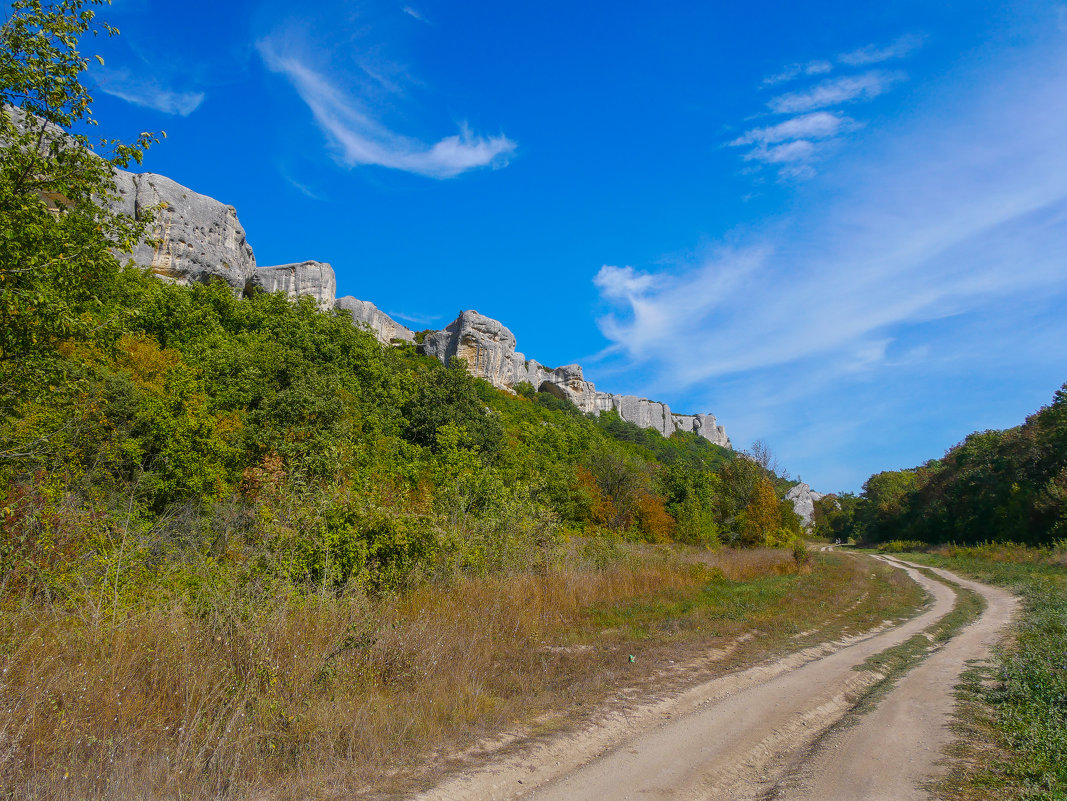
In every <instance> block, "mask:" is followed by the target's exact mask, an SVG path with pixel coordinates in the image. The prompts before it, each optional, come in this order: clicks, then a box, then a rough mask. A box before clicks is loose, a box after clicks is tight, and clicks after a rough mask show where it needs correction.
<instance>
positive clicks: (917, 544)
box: [816, 385, 1067, 801]
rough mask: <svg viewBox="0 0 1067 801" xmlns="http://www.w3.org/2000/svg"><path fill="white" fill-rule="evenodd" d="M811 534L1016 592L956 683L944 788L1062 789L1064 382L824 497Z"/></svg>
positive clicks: (952, 792) (966, 792)
mask: <svg viewBox="0 0 1067 801" xmlns="http://www.w3.org/2000/svg"><path fill="white" fill-rule="evenodd" d="M816 531H817V532H818V533H820V534H822V535H823V536H826V537H828V538H833V539H840V540H848V541H851V542H855V543H859V544H862V545H868V546H871V547H875V548H877V549H879V550H881V551H883V552H885V553H893V554H901V555H903V556H904V558H907V559H910V560H912V561H916V562H921V563H923V564H928V565H933V566H939V567H946V568H948V569H950V570H953V571H956V572H958V573H960V574H963V575H968V576H971V577H974V578H976V579H979V580H981V581H987V582H990V583H994V584H1000V585H1002V586H1005V587H1007V588H1009V589H1011V590H1012V591H1013V592H1015V593H1016V594H1018V596H1019V597H1020V598H1021V599H1022V611H1021V615H1020V620H1019V621H1018V622H1017V624H1016V626H1015V628H1014V630H1013V631H1012V636H1011V637H1010V640H1009V642H1007V643H1006V644H1005V645H1004V647H1003V649H1002V650H1001V651H1000V652H999V653H998V654H997V657H996V659H995V660H994V662H993V664H992V665H991V666H988V667H985V666H976V667H975V668H974V669H973V670H971V671H969V673H968V674H967V675H966V677H965V681H964V683H963V685H962V686H961V687H960V697H961V699H962V705H961V710H962V711H961V714H960V718H959V721H958V723H959V731H960V740H959V742H958V743H957V745H956V754H955V755H956V756H957V758H958V759H957V762H956V767H955V770H954V771H953V773H952V775H951V777H950V779H949V780H948V781H947V782H946V783H945V784H944V785H943V786H942V787H941V792H943V794H944V795H945V797H948V798H953V799H963V800H966V801H971V800H974V799H994V798H996V799H1003V798H1019V799H1027V801H1038V800H1040V801H1053V799H1056V800H1057V801H1063V799H1067V701H1065V699H1067V385H1065V386H1064V387H1063V388H1061V389H1060V390H1059V391H1057V392H1056V393H1055V396H1054V397H1053V400H1052V402H1051V403H1050V404H1049V405H1048V406H1046V407H1044V408H1042V409H1040V410H1039V411H1037V412H1036V413H1034V414H1033V415H1031V416H1030V417H1029V418H1027V420H1026V421H1025V422H1024V423H1023V424H1022V425H1021V426H1018V427H1016V428H1011V429H1008V430H1006V431H985V432H980V433H975V434H971V435H970V436H968V437H967V438H966V439H965V440H964V441H963V442H961V443H960V444H959V445H957V446H955V447H953V448H951V449H950V450H949V451H948V452H947V453H946V454H945V456H944V457H943V458H941V459H935V460H931V461H929V462H926V463H925V464H923V465H921V466H919V467H916V468H914V469H910V470H897V471H887V472H883V473H878V474H876V475H873V476H871V477H870V478H869V479H868V480H867V482H866V483H865V484H864V486H863V492H862V494H860V495H859V496H851V495H843V496H827V497H826V498H824V499H822V500H820V501H819V502H818V503H817V504H816Z"/></svg>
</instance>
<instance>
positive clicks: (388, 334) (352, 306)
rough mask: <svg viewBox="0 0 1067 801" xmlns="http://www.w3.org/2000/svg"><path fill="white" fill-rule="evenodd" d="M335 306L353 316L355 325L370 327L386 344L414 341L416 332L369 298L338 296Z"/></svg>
mask: <svg viewBox="0 0 1067 801" xmlns="http://www.w3.org/2000/svg"><path fill="white" fill-rule="evenodd" d="M334 307H335V308H336V309H337V310H338V311H339V312H343V313H346V314H348V315H350V316H351V317H352V322H353V323H354V324H355V325H359V326H364V327H366V328H368V329H370V331H371V333H372V334H374V336H376V337H377V338H378V340H379V341H380V342H382V343H384V344H386V345H390V344H393V343H394V342H414V341H415V333H414V332H413V331H412V330H411V329H409V328H405V327H404V326H402V325H400V323H398V322H396V321H395V320H393V318H392V317H390V316H389V315H388V314H385V313H384V312H382V311H381V310H379V309H378V307H377V306H375V305H374V304H373V303H371V302H370V301H369V300H356V299H355V298H353V297H351V296H346V297H343V298H338V299H337V302H336V303H335V304H334Z"/></svg>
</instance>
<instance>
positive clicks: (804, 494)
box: [785, 481, 826, 527]
mask: <svg viewBox="0 0 1067 801" xmlns="http://www.w3.org/2000/svg"><path fill="white" fill-rule="evenodd" d="M825 497H826V496H825V495H824V494H823V493H821V492H813V491H812V489H811V487H809V486H808V485H807V484H805V483H804V482H803V481H802V482H800V483H799V484H797V485H796V486H794V487H791V488H790V490H789V492H787V493H786V494H785V499H786V500H787V501H791V502H792V504H793V511H794V512H796V513H797V516H798V517H799V518H800V519H801V520H802V521H803V522H804V525H805V526H808V527H810V526H811V524H812V523H813V522H814V520H815V502H816V501H819V500H822V499H823V498H825Z"/></svg>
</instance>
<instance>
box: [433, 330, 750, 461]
mask: <svg viewBox="0 0 1067 801" xmlns="http://www.w3.org/2000/svg"><path fill="white" fill-rule="evenodd" d="M515 347H516V340H515V335H514V334H512V333H511V331H510V330H508V329H507V328H506V327H505V326H504V325H503V324H502V323H500V322H499V321H497V320H493V319H492V318H489V317H486V316H485V315H482V314H479V313H478V312H476V311H465V312H462V313H461V314H460V315H459V317H457V318H456V319H455V320H454V321H453V322H452V323H451V324H449V325H448V326H447V327H446V328H445V329H444V330H443V331H434V332H433V333H430V334H427V335H426V338H425V340H424V341H423V344H422V351H423V353H425V354H426V355H427V356H433V357H435V358H437V359H440V360H441V361H442V362H444V363H446V364H447V363H448V362H449V361H450V360H451V359H452V358H454V357H455V358H460V359H463V360H464V361H465V362H466V363H467V369H468V370H469V371H470V373H471V374H472V375H475V376H478V377H479V378H484V379H485V380H486V381H488V382H489V383H490V384H492V385H493V386H496V387H501V388H503V389H513V388H514V387H516V386H518V385H519V384H521V383H523V382H528V383H529V384H530V385H531V386H532V387H533V388H534V389H537V390H540V391H545V392H551V393H553V394H555V395H557V396H559V397H561V398H566V399H567V400H569V401H571V402H572V403H573V404H574V405H575V406H577V407H578V408H579V409H580V410H581V411H583V412H591V413H593V414H600V413H601V412H604V411H608V410H613V411H615V412H617V413H618V415H619V417H621V418H622V419H623V420H626V421H627V422H631V423H634V424H635V425H638V426H641V427H642V428H652V429H655V430H656V431H658V432H659V433H660V434H662V435H663V436H665V437H669V436H670V435H671V434H673V433H674V432H675V431H690V432H692V433H694V434H698V435H699V436H702V437H704V438H705V439H707V440H709V441H711V442H713V443H715V444H716V445H722V446H723V447H726V448H729V447H730V438H729V437H728V436H726V430H725V429H724V428H723V427H722V426H720V425H717V424H716V421H715V417H714V415H710V414H698V415H683V414H674V413H673V412H672V411H671V409H670V407H669V406H667V404H665V403H659V402H657V401H651V400H647V399H646V398H638V397H636V396H634V395H615V394H611V393H607V392H597V390H596V387H595V386H594V385H593V383H592V382H590V381H586V380H585V378H584V376H583V374H582V368H581V367H580V366H579V365H577V364H569V365H566V366H564V367H557V368H555V369H554V370H553V369H550V368H547V367H545V366H543V365H541V364H539V363H538V362H536V361H534V360H532V359H527V358H526V357H525V355H523V354H522V353H519V352H517V351H516V350H515Z"/></svg>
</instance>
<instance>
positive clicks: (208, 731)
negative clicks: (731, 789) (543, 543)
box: [0, 550, 793, 801]
mask: <svg viewBox="0 0 1067 801" xmlns="http://www.w3.org/2000/svg"><path fill="white" fill-rule="evenodd" d="M664 553H665V552H664ZM624 556H625V555H624ZM565 564H568V565H569V567H564V568H561V569H558V570H555V571H550V572H547V573H544V574H528V575H510V576H498V577H489V578H468V579H461V580H458V581H457V582H455V583H453V584H451V585H449V586H440V585H433V584H427V585H424V586H422V587H419V588H416V589H414V590H413V591H411V592H409V593H407V594H405V595H404V596H402V597H398V598H393V599H391V600H384V601H383V600H378V601H372V600H371V599H368V598H367V597H365V596H360V595H352V596H346V597H334V596H310V597H308V596H303V595H300V594H296V593H288V594H279V595H278V596H276V597H273V598H269V599H268V600H265V601H259V602H257V603H254V604H253V603H250V602H248V601H246V600H242V599H241V598H238V597H234V596H227V595H226V594H225V593H220V595H219V597H218V598H216V599H215V601H214V602H213V603H209V604H206V605H200V606H198V607H197V608H196V609H191V608H190V607H189V606H188V605H186V604H183V603H180V602H177V601H168V602H165V603H160V604H157V605H156V606H154V607H152V608H147V609H142V610H138V611H128V612H126V613H124V614H122V615H120V616H118V617H115V618H112V617H111V616H102V617H98V618H96V619H91V620H89V621H86V620H83V619H79V618H75V617H72V616H70V615H67V614H63V613H61V612H60V610H59V609H58V608H54V607H48V606H42V605H34V604H28V603H24V604H22V605H17V606H13V607H11V608H8V609H7V610H5V614H4V615H3V631H2V648H3V650H2V657H0V663H2V673H0V786H2V788H3V794H4V797H6V798H12V799H14V798H18V799H63V800H64V801H66V800H68V799H134V798H137V799H156V798H159V799H162V798H197V799H200V798H240V797H271V798H309V797H330V796H337V795H341V794H343V793H347V792H349V791H352V790H355V789H356V788H361V787H363V788H365V787H368V786H371V787H373V786H376V785H379V784H381V783H382V782H383V781H386V780H387V779H388V776H389V775H390V774H391V773H393V772H395V771H398V770H402V769H404V768H405V767H406V766H410V765H412V764H413V763H414V762H415V761H416V760H418V759H419V758H420V756H422V755H425V754H427V753H429V752H430V751H432V750H433V749H434V748H444V747H450V746H451V745H452V744H454V743H456V742H457V741H458V740H457V738H462V737H467V738H470V737H471V736H474V735H477V734H478V733H479V732H483V731H488V730H493V729H496V728H499V727H501V726H504V725H505V724H507V723H509V722H513V721H515V720H518V719H522V718H524V717H527V718H528V717H529V716H532V715H536V714H537V713H538V712H539V711H541V710H543V709H546V708H549V707H551V706H553V705H554V704H556V705H558V704H559V703H560V700H561V699H564V700H565V699H567V698H568V697H570V696H571V695H572V694H573V693H575V692H579V691H581V690H580V688H581V687H582V686H585V685H589V684H590V682H592V683H593V684H595V683H596V681H601V682H604V681H610V671H612V670H618V669H620V665H618V664H617V663H618V662H619V659H618V656H617V655H616V654H613V652H612V651H611V649H610V648H606V649H605V648H599V649H582V648H568V647H553V646H554V645H557V644H558V643H561V642H564V641H566V638H567V637H568V636H570V635H571V634H573V632H574V631H575V630H576V627H580V626H581V625H582V621H583V620H584V619H585V617H584V616H585V615H586V614H587V612H588V610H589V609H590V608H591V607H593V606H595V605H598V604H612V603H617V602H624V601H627V600H630V599H636V598H643V597H659V596H663V595H670V594H671V593H675V592H683V591H686V590H689V589H692V588H693V587H694V586H697V585H699V584H701V583H706V582H707V581H708V579H709V577H711V576H715V575H722V576H724V577H726V578H728V579H732V580H736V581H745V580H749V579H753V578H757V577H760V576H765V575H773V574H778V573H783V572H787V571H789V570H791V569H792V567H791V565H792V564H793V563H792V558H791V556H790V555H789V554H788V553H785V552H782V551H741V552H737V551H730V550H723V551H719V552H716V553H707V552H705V553H698V554H691V555H689V556H687V557H685V558H679V557H678V556H677V555H663V553H660V554H658V555H657V554H655V553H651V552H646V553H643V554H642V555H641V558H639V559H637V558H629V559H628V558H616V560H615V563H614V564H612V565H611V566H609V567H607V568H603V567H601V568H597V567H594V566H593V565H591V564H590V563H589V561H588V560H583V559H581V558H579V557H578V556H576V555H575V556H574V557H573V558H571V559H568V560H566V562H565ZM605 670H607V671H608V674H607V676H606V677H605V672H604V671H605ZM591 676H593V677H594V678H592V679H591ZM597 676H599V678H595V677H597Z"/></svg>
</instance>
